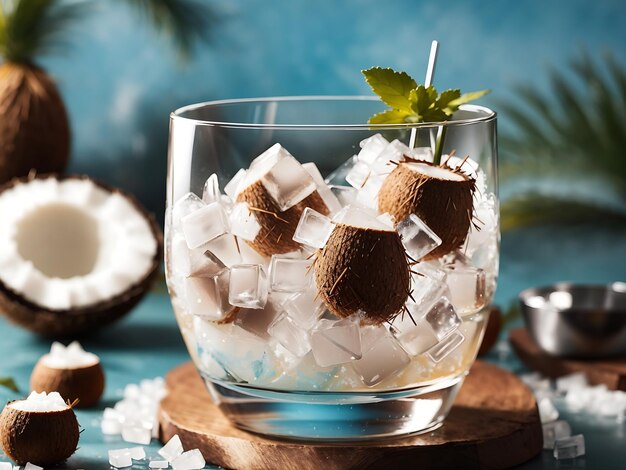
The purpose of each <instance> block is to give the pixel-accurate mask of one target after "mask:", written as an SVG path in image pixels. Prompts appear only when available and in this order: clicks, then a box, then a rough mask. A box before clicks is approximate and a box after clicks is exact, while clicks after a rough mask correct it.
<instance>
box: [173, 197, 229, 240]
mask: <svg viewBox="0 0 626 470" xmlns="http://www.w3.org/2000/svg"><path fill="white" fill-rule="evenodd" d="M182 228H183V233H184V235H185V240H186V241H187V246H188V247H189V248H191V249H193V248H198V247H199V246H200V245H203V244H205V243H208V242H210V241H211V240H214V239H215V238H217V237H219V236H220V235H223V234H225V233H226V232H228V229H229V227H228V217H227V216H226V213H225V212H224V208H223V207H222V205H221V204H220V203H219V202H214V203H212V204H209V205H208V206H204V207H203V208H201V209H199V210H197V211H195V212H192V213H191V214H188V215H186V216H184V217H183V218H182Z"/></svg>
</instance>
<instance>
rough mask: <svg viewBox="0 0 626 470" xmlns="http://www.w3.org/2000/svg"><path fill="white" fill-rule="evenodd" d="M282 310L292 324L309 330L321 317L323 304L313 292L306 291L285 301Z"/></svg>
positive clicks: (311, 290) (310, 290)
mask: <svg viewBox="0 0 626 470" xmlns="http://www.w3.org/2000/svg"><path fill="white" fill-rule="evenodd" d="M283 308H284V310H285V312H287V315H289V317H290V318H291V319H292V320H293V321H294V322H296V323H297V324H298V325H300V326H301V327H302V328H304V329H305V330H309V329H311V328H312V327H313V325H315V323H316V322H317V320H318V318H319V317H320V316H321V315H322V312H323V311H324V304H323V302H322V299H320V298H319V297H318V295H317V292H316V291H315V290H313V289H307V290H305V291H303V292H298V293H297V294H295V295H293V296H291V297H290V298H289V299H287V301H286V302H285V303H284V304H283Z"/></svg>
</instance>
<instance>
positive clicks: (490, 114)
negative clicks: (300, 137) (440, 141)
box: [170, 95, 497, 130]
mask: <svg viewBox="0 0 626 470" xmlns="http://www.w3.org/2000/svg"><path fill="white" fill-rule="evenodd" d="M379 100H380V99H379V98H378V97H377V96H364V95H339V96H335V95H312V96H273V97H260V98H234V99H223V100H213V101H204V102H201V103H194V104H189V105H186V106H182V107H180V108H178V109H176V110H174V111H173V112H171V113H170V119H171V120H172V121H185V122H190V123H194V124H196V125H199V126H211V127H228V128H240V129H296V130H297V129H326V130H337V129H350V130H386V129H414V128H427V129H428V128H437V127H442V126H445V127H457V126H467V125H471V124H477V123H481V122H490V121H494V120H495V119H496V117H497V113H496V112H495V111H493V110H492V109H490V108H487V107H486V106H481V105H474V104H463V105H461V106H460V107H459V109H460V110H462V111H467V112H473V113H479V112H480V113H481V115H480V116H478V117H473V118H469V119H457V120H453V121H440V122H417V123H400V124H367V123H357V124H306V123H302V124H265V123H250V122H228V121H212V120H204V119H195V118H190V117H186V116H183V113H186V112H189V111H194V110H197V109H201V108H206V107H216V106H221V105H230V104H245V103H250V104H253V103H269V102H293V101H379Z"/></svg>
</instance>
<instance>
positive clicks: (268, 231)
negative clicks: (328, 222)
mask: <svg viewBox="0 0 626 470" xmlns="http://www.w3.org/2000/svg"><path fill="white" fill-rule="evenodd" d="M237 202H246V203H247V204H248V206H249V207H250V208H251V211H252V213H253V214H254V215H255V216H256V219H257V221H258V222H259V225H260V226H261V229H260V230H259V233H258V234H257V236H256V238H255V239H254V240H252V241H247V240H246V243H248V245H250V246H251V247H252V248H253V249H255V250H256V251H257V252H259V253H261V254H262V255H264V256H272V255H276V254H281V253H289V252H291V251H296V250H299V249H300V248H302V246H301V245H300V244H299V243H298V242H296V241H294V240H293V234H294V233H295V231H296V227H297V226H298V222H299V221H300V216H301V215H302V212H304V209H306V208H307V207H310V208H311V209H313V210H316V211H317V212H319V213H320V214H324V215H328V214H329V213H330V211H329V210H328V207H326V204H324V201H323V200H322V197H321V196H320V195H319V193H318V192H317V191H314V192H312V193H311V194H310V195H308V196H307V197H305V198H304V199H303V200H302V201H300V202H299V203H298V204H296V205H294V206H292V207H290V208H289V209H287V210H286V211H282V212H281V210H280V209H279V207H278V206H277V205H276V203H275V202H274V200H273V199H272V197H271V196H270V195H269V193H268V192H267V190H266V189H265V187H264V186H263V184H262V183H261V182H260V181H257V182H255V183H252V184H251V185H250V186H248V187H247V188H246V189H244V190H243V191H241V193H239V195H238V196H237Z"/></svg>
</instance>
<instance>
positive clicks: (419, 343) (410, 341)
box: [391, 312, 439, 356]
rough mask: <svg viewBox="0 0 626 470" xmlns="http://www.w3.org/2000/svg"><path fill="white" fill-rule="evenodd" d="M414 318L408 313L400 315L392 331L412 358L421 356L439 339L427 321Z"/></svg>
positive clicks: (394, 321) (394, 322)
mask: <svg viewBox="0 0 626 470" xmlns="http://www.w3.org/2000/svg"><path fill="white" fill-rule="evenodd" d="M412 316H413V314H411V315H409V314H408V313H407V312H403V313H401V314H400V315H398V316H397V317H396V318H395V319H394V320H393V322H392V324H391V325H392V330H391V331H392V333H393V335H394V336H395V337H396V338H397V340H398V341H399V342H400V344H402V347H403V348H404V350H405V351H407V352H408V353H409V354H411V355H412V356H419V355H420V354H422V353H424V352H426V351H428V350H429V349H430V348H432V347H433V346H435V345H436V344H437V342H438V341H439V339H438V338H437V335H436V334H435V332H434V331H433V329H432V327H431V326H430V324H429V323H428V322H427V321H425V320H424V319H423V318H420V317H418V318H411V317H412ZM414 320H415V323H413V321H414Z"/></svg>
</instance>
